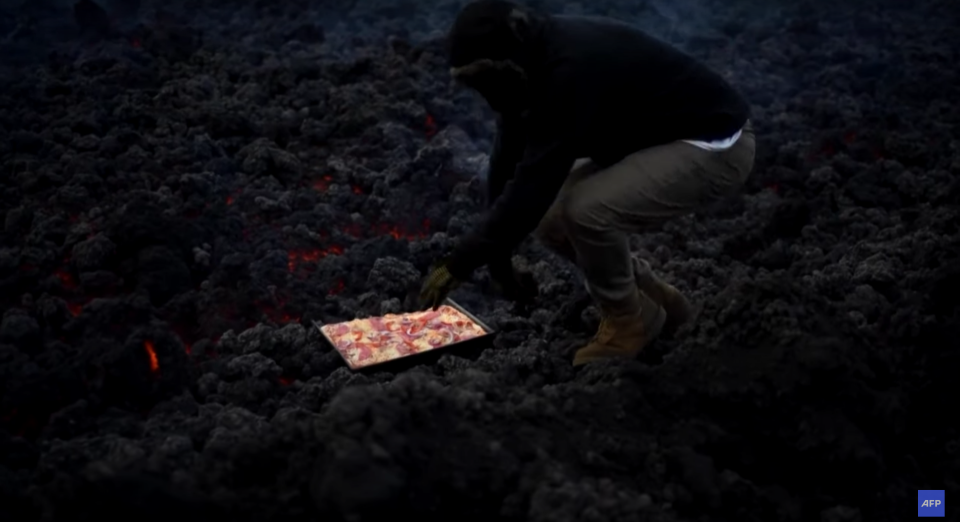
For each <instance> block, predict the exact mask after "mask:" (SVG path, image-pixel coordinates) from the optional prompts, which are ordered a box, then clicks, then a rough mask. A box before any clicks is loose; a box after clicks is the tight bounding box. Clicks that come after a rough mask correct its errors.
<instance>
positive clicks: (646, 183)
mask: <svg viewBox="0 0 960 522" xmlns="http://www.w3.org/2000/svg"><path fill="white" fill-rule="evenodd" d="M755 149H756V142H755V138H754V134H753V127H752V125H751V124H750V122H747V125H746V126H745V127H744V129H743V133H742V134H741V136H740V138H739V139H738V140H737V142H736V143H735V144H734V145H733V146H732V147H731V148H729V149H726V150H722V151H708V150H704V149H701V148H699V147H696V146H694V145H691V144H689V143H686V142H682V141H677V142H674V143H668V144H666V145H660V146H657V147H651V148H649V149H645V150H641V151H639V152H636V153H634V154H631V155H629V156H627V157H626V158H624V159H623V160H621V161H620V162H619V163H617V164H615V165H612V166H610V167H608V168H606V169H600V168H599V167H597V166H596V165H595V164H594V163H593V162H591V161H589V160H580V161H578V162H577V163H576V164H575V165H574V167H573V169H572V170H571V172H570V176H569V178H568V179H567V181H566V182H565V183H564V185H563V188H561V189H560V194H559V195H558V196H557V199H556V201H555V202H554V204H553V206H552V207H551V208H550V209H549V210H548V211H547V214H546V215H545V216H544V217H543V219H542V220H541V222H540V225H539V227H538V228H537V231H536V235H537V237H538V238H539V239H540V241H541V242H542V243H543V244H544V245H546V246H547V247H548V248H550V249H551V250H553V251H555V252H556V253H558V254H560V255H561V256H563V257H565V258H567V259H569V260H571V261H573V262H574V263H576V264H577V266H579V267H580V269H581V270H583V273H584V276H585V277H586V280H587V286H588V288H589V290H590V294H591V295H592V296H593V298H594V299H595V300H596V301H597V302H598V304H599V305H600V307H601V309H602V310H604V312H605V313H608V314H621V313H635V312H636V311H637V310H638V309H639V308H640V302H639V296H638V295H637V292H636V283H635V279H634V278H635V274H634V272H635V270H643V269H647V270H648V268H643V267H646V266H647V265H646V263H641V264H639V266H635V263H633V261H632V260H631V257H630V249H629V242H628V234H631V233H642V232H645V231H650V230H652V229H655V228H657V227H659V226H660V225H662V224H663V223H664V222H665V221H667V220H669V219H671V218H674V217H677V216H682V215H685V214H689V213H692V212H694V211H696V210H697V209H700V208H703V207H705V206H707V205H709V204H711V203H714V202H716V201H718V200H721V199H723V198H724V197H726V196H728V195H731V194H732V193H735V192H736V191H737V190H738V189H740V188H741V187H742V186H743V183H744V181H745V180H746V179H747V176H748V175H749V174H750V171H751V170H752V169H753V161H754V154H755Z"/></svg>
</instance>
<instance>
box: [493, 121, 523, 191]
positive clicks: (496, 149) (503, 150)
mask: <svg viewBox="0 0 960 522" xmlns="http://www.w3.org/2000/svg"><path fill="white" fill-rule="evenodd" d="M526 141H527V140H526V136H525V135H524V134H523V127H522V122H521V121H520V119H519V118H518V117H501V118H499V119H498V120H497V136H496V138H495V139H494V142H493V151H491V153H490V169H489V171H488V172H487V206H488V207H491V206H493V204H494V202H496V201H497V198H499V197H500V194H502V193H503V189H504V187H506V185H507V182H508V181H510V180H511V179H513V174H514V171H515V170H516V169H517V163H520V160H521V159H522V158H523V150H524V148H526Z"/></svg>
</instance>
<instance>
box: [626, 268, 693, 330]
mask: <svg viewBox="0 0 960 522" xmlns="http://www.w3.org/2000/svg"><path fill="white" fill-rule="evenodd" d="M634 277H635V278H636V280H637V288H638V289H640V291H641V292H643V293H645V294H647V295H648V296H650V298H651V299H653V300H654V301H655V302H656V303H657V304H658V305H660V306H662V307H663V309H664V310H666V312H667V320H666V322H664V324H663V330H662V331H661V332H660V335H661V336H663V337H667V338H669V337H673V334H675V333H676V332H677V330H679V329H680V327H681V326H683V325H685V324H687V323H688V322H689V321H690V319H692V318H693V313H694V310H693V305H691V304H690V301H688V300H687V298H686V297H684V295H683V294H682V293H680V290H677V288H676V287H674V286H673V285H670V284H667V283H666V282H665V281H663V280H662V279H660V278H659V277H657V276H656V275H655V274H654V273H653V271H652V270H651V269H650V264H649V263H647V262H646V261H644V260H642V259H637V258H634Z"/></svg>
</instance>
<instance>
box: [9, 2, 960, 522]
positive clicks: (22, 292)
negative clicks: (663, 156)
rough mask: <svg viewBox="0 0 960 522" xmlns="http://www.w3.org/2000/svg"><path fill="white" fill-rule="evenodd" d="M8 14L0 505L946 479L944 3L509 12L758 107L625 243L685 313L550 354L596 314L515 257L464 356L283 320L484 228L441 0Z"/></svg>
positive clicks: (340, 508)
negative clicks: (429, 355) (596, 35)
mask: <svg viewBox="0 0 960 522" xmlns="http://www.w3.org/2000/svg"><path fill="white" fill-rule="evenodd" d="M11 4H12V3H11V2H6V3H4V4H3V6H2V7H0V56H2V57H3V59H2V62H3V63H2V71H3V72H2V74H3V75H4V76H3V80H2V85H3V87H2V89H0V158H2V175H0V222H2V224H3V227H2V230H0V307H2V313H3V315H2V320H0V427H2V429H0V519H2V520H11V521H33V520H50V521H54V520H57V521H59V520H64V521H66V520H71V521H75V520H98V521H101V520H104V519H105V517H107V516H124V517H127V519H132V520H138V521H153V520H157V521H159V520H163V521H165V522H166V521H169V520H182V521H187V520H205V521H208V520H226V519H228V517H229V519H232V520H251V521H254V520H256V521H260V520H284V521H307V520H350V521H367V520H385V519H387V518H389V519H391V520H396V519H397V518H398V517H400V518H402V517H409V518H410V519H411V520H414V518H413V517H417V518H416V519H418V520H444V521H447V520H463V521H474V520H475V521H490V520H510V521H521V520H529V521H544V522H546V521H550V522H564V521H620V520H622V521H636V520H647V521H657V522H668V521H676V522H679V521H684V522H688V521H714V520H738V521H744V522H747V521H757V522H760V521H763V522H774V521H783V522H787V521H824V522H864V521H870V522H884V521H894V520H906V519H908V518H910V519H912V518H913V512H912V509H913V507H912V502H913V492H914V490H916V489H946V490H947V497H948V498H957V497H958V495H960V451H958V448H960V432H958V430H957V421H956V416H955V415H954V414H952V413H951V411H950V404H951V402H950V401H951V400H952V398H954V397H957V396H960V386H958V382H960V379H957V378H956V374H957V371H958V370H960V361H958V350H957V346H958V343H957V341H956V339H958V338H960V337H958V336H960V327H958V324H960V309H958V299H957V295H958V292H960V268H958V260H960V230H958V203H960V182H958V176H960V130H958V129H960V126H958V123H960V109H958V105H957V100H960V87H958V86H960V76H958V73H957V70H958V69H957V68H956V63H957V61H958V58H960V56H958V49H960V45H958V43H960V38H958V30H957V24H956V23H955V22H956V20H957V8H956V5H955V4H954V3H952V2H947V1H935V0H925V1H921V2H914V3H911V4H910V5H909V6H908V7H897V3H896V2H892V1H880V2H877V1H871V2H846V3H841V4H842V5H838V3H836V2H825V1H819V0H817V1H808V2H799V3H791V2H784V3H783V5H773V4H770V3H765V2H753V1H749V0H740V1H737V2H712V1H708V0H703V1H699V2H693V1H687V2H681V3H676V2H673V3H671V2H662V3H650V2H626V1H623V2H618V1H612V0H603V1H598V2H593V3H590V2H584V3H558V2H555V1H552V0H542V1H539V2H537V5H538V6H540V7H543V8H545V9H549V10H551V11H554V12H566V13H586V14H601V15H610V16H615V17H618V18H623V19H626V20H629V21H632V22H634V23H637V24H638V25H640V26H642V27H644V28H646V29H648V30H650V31H651V32H653V33H654V34H656V35H658V36H660V37H662V38H664V39H667V40H669V41H671V42H673V43H675V44H676V45H679V46H681V47H682V48H684V49H686V50H687V51H688V52H690V53H692V54H694V55H696V56H698V57H700V58H702V59H704V60H705V61H707V62H708V63H709V64H711V65H712V66H713V67H715V68H717V69H718V70H720V71H722V72H723V73H724V74H726V75H727V76H728V77H729V78H730V79H731V80H732V81H733V82H734V83H735V84H736V85H737V86H738V87H739V88H740V89H742V90H743V92H744V93H745V94H746V95H747V97H748V98H749V99H750V101H751V102H752V103H753V104H754V116H753V121H754V125H755V127H756V131H757V136H758V140H759V151H758V158H757V165H756V170H755V173H754V175H753V176H752V178H751V180H750V182H749V185H748V187H747V190H746V191H745V192H744V194H743V195H742V196H740V197H737V198H735V199H734V200H733V201H730V202H729V203H728V204H727V205H725V206H723V207H721V208H717V209H712V210H709V211H705V212H702V213H700V214H698V215H696V216H691V217H689V218H686V219H682V220H679V221H676V222H675V223H671V224H670V225H669V226H667V227H666V228H665V229H664V230H663V231H661V232H658V233H655V234H649V235H646V236H642V237H637V238H636V239H635V242H634V247H635V250H636V251H637V252H640V253H642V254H643V255H645V256H646V257H647V258H648V259H649V260H650V262H651V263H652V264H653V266H654V267H655V268H656V269H657V270H658V271H659V272H660V273H662V274H663V276H664V277H665V278H667V279H668V280H670V281H671V282H673V283H675V284H676V285H677V286H679V287H680V288H681V289H683V290H684V291H686V292H688V293H689V294H690V296H691V298H692V299H694V300H695V301H696V303H697V304H698V306H699V308H700V315H699V319H698V321H697V322H696V324H694V325H693V326H691V327H689V328H687V329H685V330H683V331H681V332H680V334H679V336H678V337H677V338H676V339H675V340H672V341H670V342H666V341H663V342H659V343H658V344H657V345H656V346H655V347H653V348H652V349H651V350H650V351H649V353H647V354H645V355H644V356H643V357H642V360H640V361H637V362H631V363H609V364H599V365H595V366H593V367H590V368H588V369H586V370H584V371H581V372H574V371H573V370H572V368H571V367H570V358H571V353H572V350H574V349H575V348H576V345H577V343H578V342H582V341H583V340H585V339H586V338H587V337H589V335H590V334H591V333H592V332H591V330H592V328H594V327H595V325H596V313H595V311H594V310H592V308H590V307H586V306H585V303H586V302H585V300H584V296H583V290H582V285H581V284H580V282H579V280H578V277H579V276H578V275H576V272H575V271H574V270H572V269H571V267H569V266H567V265H565V264H564V263H563V262H561V261H560V260H558V259H556V258H554V257H551V256H549V255H547V254H546V253H545V251H544V250H543V249H542V248H540V247H539V246H538V245H537V244H535V243H533V242H528V243H527V244H525V245H524V246H523V248H522V249H521V251H520V255H521V256H522V257H523V258H524V259H525V260H526V261H527V262H528V264H529V265H530V266H531V267H532V268H533V270H534V272H535V273H536V275H537V277H538V279H539V281H540V284H541V289H542V295H541V297H540V300H539V302H538V303H537V305H536V306H534V307H533V308H532V309H531V310H517V309H515V308H514V307H513V306H512V305H511V304H510V303H508V302H505V301H503V300H501V299H499V298H497V296H495V295H492V294H491V293H490V292H489V290H488V286H489V285H487V284H486V279H485V276H484V274H483V273H481V274H478V276H477V278H476V281H475V283H476V284H474V285H468V286H466V287H464V288H462V289H461V290H459V291H458V293H457V294H456V295H455V297H456V298H457V299H458V300H459V301H460V302H461V303H463V304H464V305H465V306H467V307H468V308H469V309H470V310H472V311H474V312H475V313H476V314H478V315H479V316H481V317H482V318H484V319H485V320H486V321H488V322H489V323H490V324H491V325H493V326H495V327H496V328H497V329H498V330H499V331H500V333H499V335H498V337H497V339H496V342H495V343H494V346H493V347H491V348H490V349H488V350H486V351H485V352H484V353H483V354H482V355H481V356H480V357H479V358H478V359H476V360H469V359H463V358H457V357H451V356H447V357H444V358H442V359H441V360H440V361H439V362H437V363H435V364H432V365H428V366H421V367H418V368H414V369H412V370H408V371H405V372H402V373H399V374H393V373H387V372H383V373H378V374H372V375H353V374H351V373H350V372H349V370H347V369H346V368H345V367H344V366H343V364H342V363H341V362H340V360H339V359H338V357H337V356H336V355H335V354H334V353H332V351H331V350H330V349H328V348H325V347H324V346H323V345H322V344H321V343H320V339H319V338H318V335H317V332H316V331H315V330H314V329H312V328H311V327H310V326H309V325H310V324H311V322H312V321H314V320H319V321H322V322H329V321H337V320H343V319H349V318H353V317H355V316H356V315H358V314H368V313H377V314H379V313H384V312H388V311H399V310H406V309H409V308H410V306H412V305H413V302H412V300H411V290H413V289H414V287H415V286H416V285H417V282H418V279H419V277H420V275H421V274H422V273H423V272H424V270H425V269H426V268H427V266H428V265H429V264H430V263H431V262H432V261H433V260H434V258H435V257H437V256H439V255H441V254H442V253H444V252H445V251H446V250H447V249H448V248H449V247H450V246H451V245H452V244H453V242H454V241H455V238H456V236H457V235H459V234H462V233H463V232H464V231H465V230H467V229H468V227H469V226H470V224H471V223H472V222H473V221H474V220H475V219H476V218H477V217H478V216H479V215H480V211H481V209H482V199H483V198H482V192H483V191H482V175H483V169H484V164H485V161H486V152H487V150H488V147H489V139H490V133H491V127H490V118H489V114H488V113H486V112H485V109H484V108H483V107H482V105H481V104H479V103H478V101H477V100H476V99H475V98H474V97H473V96H471V95H470V94H469V93H464V92H461V91H458V90H456V89H455V88H454V87H453V86H451V85H450V82H449V81H448V79H447V77H446V76H445V74H446V72H445V66H444V63H443V59H442V55H441V50H442V43H441V42H440V40H439V38H440V37H441V36H442V31H443V30H444V28H445V27H446V24H448V23H449V22H450V20H451V19H452V17H453V15H454V14H455V12H456V10H457V8H458V6H459V5H460V4H461V2H457V1H430V2H392V1H391V2H388V1H385V0H356V1H346V0H344V1H340V2H306V1H303V0H300V1H284V2H269V1H255V2H251V1H224V2H202V1H196V0H169V1H165V2H162V3H161V2H151V1H149V0H144V1H143V2H139V1H133V0H114V1H112V2H104V4H103V6H102V8H101V7H99V6H97V5H95V4H92V2H83V3H81V4H82V5H81V6H78V7H77V8H76V9H74V7H73V4H71V3H68V2H60V1H55V0H46V1H35V2H26V3H24V4H23V5H18V6H15V5H11ZM319 4H323V6H322V7H317V6H318V5H319ZM81 29H82V30H81ZM947 509H948V510H950V509H951V508H950V507H948V508H947Z"/></svg>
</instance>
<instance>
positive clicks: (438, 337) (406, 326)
mask: <svg viewBox="0 0 960 522" xmlns="http://www.w3.org/2000/svg"><path fill="white" fill-rule="evenodd" d="M320 330H321V331H323V333H324V334H325V335H326V336H327V338H328V339H330V341H331V342H332V343H333V346H334V348H336V350H337V351H338V352H340V354H341V355H342V356H343V358H344V359H345V360H346V361H347V364H348V365H349V366H350V367H351V368H362V367H364V366H371V365H374V364H379V363H383V362H387V361H392V360H394V359H399V358H401V357H406V356H408V355H415V354H418V353H422V352H427V351H430V350H434V349H436V348H442V347H444V346H448V345H451V344H454V343H457V342H460V341H466V340H468V339H473V338H476V337H481V336H484V335H486V334H487V331H486V330H484V329H483V327H481V326H480V325H479V324H477V323H476V321H474V320H473V319H471V318H470V317H469V316H467V315H466V314H465V313H463V312H461V311H460V310H458V309H457V308H455V307H453V306H449V305H443V306H441V307H440V308H438V309H437V310H436V311H432V310H428V311H425V312H412V313H407V314H388V315H384V316H381V317H368V318H364V319H354V320H353V321H347V322H344V323H337V324H328V325H324V326H321V327H320Z"/></svg>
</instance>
